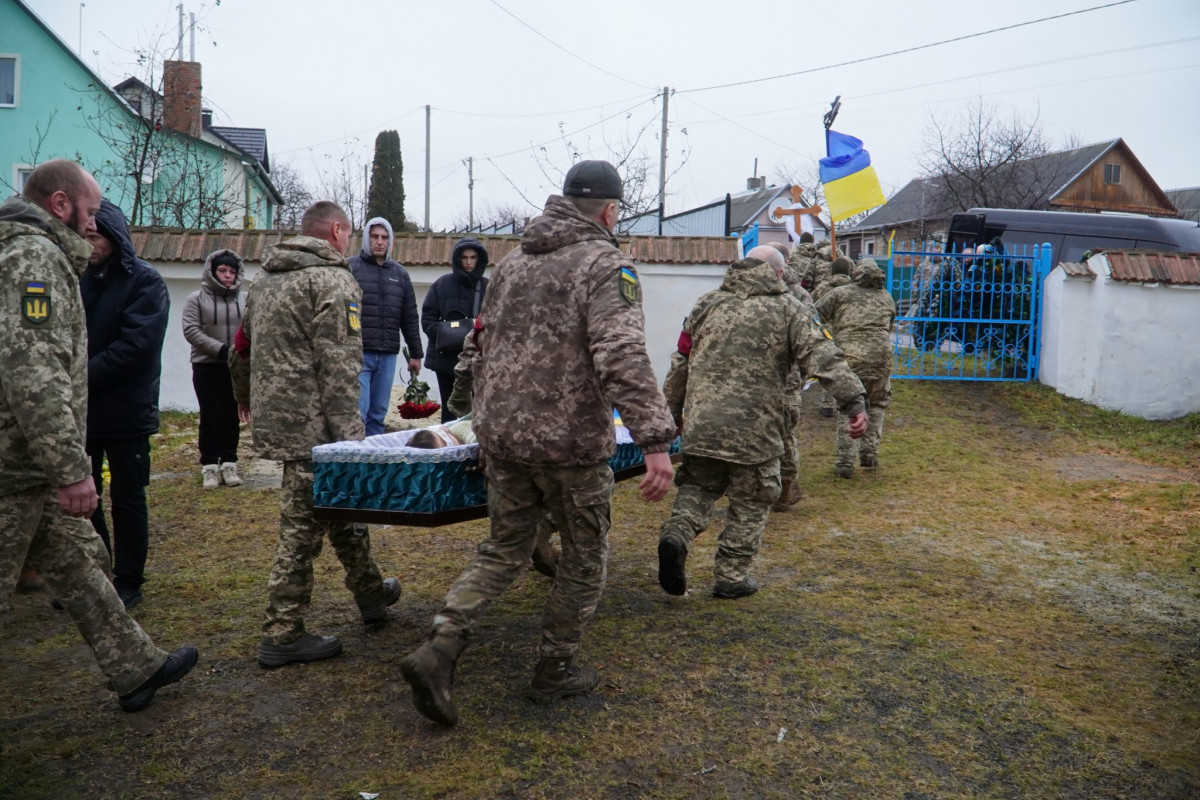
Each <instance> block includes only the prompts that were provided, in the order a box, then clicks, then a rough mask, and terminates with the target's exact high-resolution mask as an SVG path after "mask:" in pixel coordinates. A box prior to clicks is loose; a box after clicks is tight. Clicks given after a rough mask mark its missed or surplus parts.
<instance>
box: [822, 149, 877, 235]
mask: <svg viewBox="0 0 1200 800" xmlns="http://www.w3.org/2000/svg"><path fill="white" fill-rule="evenodd" d="M825 151H826V152H827V153H828V154H829V155H828V156H827V157H825V158H822V159H821V163H820V166H819V168H818V169H819V171H820V174H821V183H823V184H824V185H825V204H826V205H827V206H828V207H829V217H830V219H831V220H832V221H834V222H840V221H841V220H844V219H846V218H847V217H852V216H854V215H855V214H857V213H859V212H860V211H866V210H867V209H870V208H875V206H881V205H883V204H884V203H885V202H887V201H886V200H885V199H884V197H883V189H882V188H881V187H880V185H879V176H878V175H876V174H875V168H874V167H872V166H871V154H870V153H868V152H867V151H866V150H863V146H862V140H861V139H856V138H854V137H853V136H848V135H847V134H844V133H838V132H837V131H831V130H826V131H825Z"/></svg>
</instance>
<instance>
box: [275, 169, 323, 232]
mask: <svg viewBox="0 0 1200 800" xmlns="http://www.w3.org/2000/svg"><path fill="white" fill-rule="evenodd" d="M272 160H273V161H274V162H275V165H274V168H273V169H272V170H271V182H272V183H274V184H275V188H276V189H277V190H278V191H279V195H280V197H282V198H283V204H282V205H280V206H279V207H278V208H276V209H275V227H276V228H278V229H279V230H299V228H300V217H302V216H303V215H304V210H305V209H306V208H308V207H309V206H310V205H312V203H313V193H312V191H311V190H310V189H309V188H308V185H307V184H306V183H305V182H304V179H303V178H302V177H301V175H300V171H299V170H297V169H296V168H295V167H294V166H292V164H291V163H289V162H287V161H280V160H279V159H277V158H276V159H272Z"/></svg>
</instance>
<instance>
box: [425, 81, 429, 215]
mask: <svg viewBox="0 0 1200 800" xmlns="http://www.w3.org/2000/svg"><path fill="white" fill-rule="evenodd" d="M425 230H426V232H428V231H429V105H428V104H426V105H425Z"/></svg>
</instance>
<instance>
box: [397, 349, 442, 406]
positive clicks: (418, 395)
mask: <svg viewBox="0 0 1200 800" xmlns="http://www.w3.org/2000/svg"><path fill="white" fill-rule="evenodd" d="M404 358H405V359H406V360H407V359H408V350H407V348H406V349H405V351H404ZM441 407H442V406H441V404H440V403H436V402H434V401H433V400H430V399H429V384H428V383H426V382H425V381H423V380H421V379H420V378H418V377H417V372H416V371H415V370H413V371H410V372H409V373H408V388H407V389H405V390H404V402H402V403H401V404H400V405H398V406H396V408H397V410H398V411H399V412H400V416H401V417H403V418H404V419H425V418H426V417H429V416H432V415H433V414H434V413H435V412H436V411H437V410H438V409H439V408H441Z"/></svg>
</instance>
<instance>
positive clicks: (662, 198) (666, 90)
mask: <svg viewBox="0 0 1200 800" xmlns="http://www.w3.org/2000/svg"><path fill="white" fill-rule="evenodd" d="M670 96H671V87H670V86H664V87H663V118H662V138H661V139H660V140H659V142H660V144H661V147H660V148H659V154H658V235H659V236H662V220H663V215H664V214H665V213H666V211H667V207H666V202H667V98H669V97H670Z"/></svg>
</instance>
